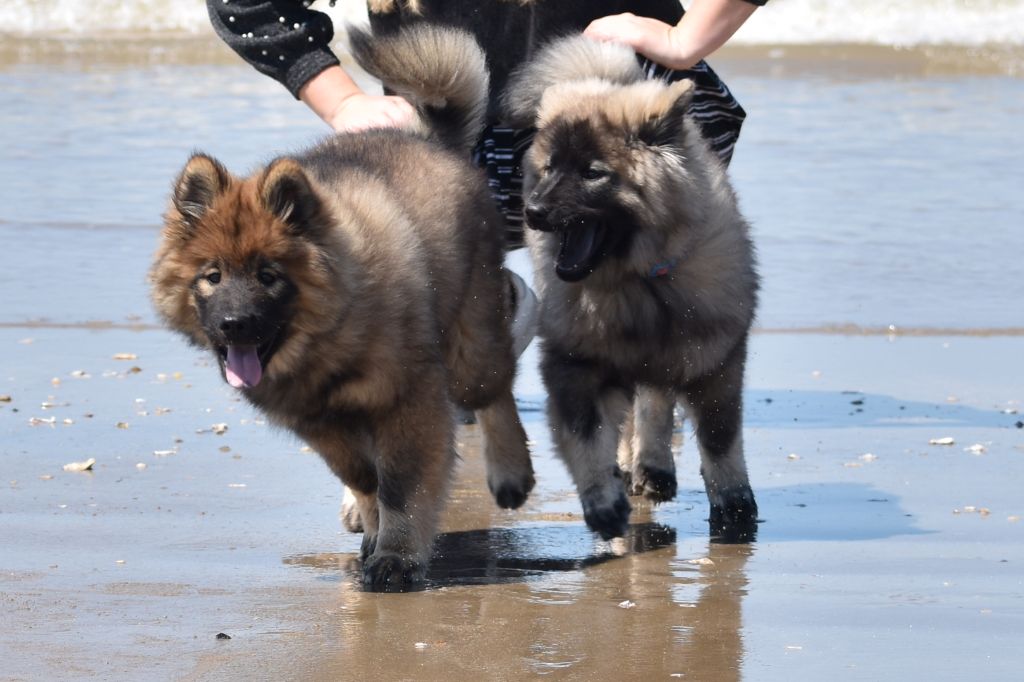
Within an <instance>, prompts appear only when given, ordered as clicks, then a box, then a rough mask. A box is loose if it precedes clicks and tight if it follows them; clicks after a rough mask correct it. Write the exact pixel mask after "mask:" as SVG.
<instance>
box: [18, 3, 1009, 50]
mask: <svg viewBox="0 0 1024 682" xmlns="http://www.w3.org/2000/svg"><path fill="white" fill-rule="evenodd" d="M480 1H484V0H480ZM490 1H492V2H493V1H497V0H490ZM544 1H547V2H555V1H557V0H544ZM684 4H688V3H684ZM314 7H315V8H316V9H320V10H323V11H327V12H329V13H330V14H331V15H332V16H334V17H335V18H336V19H358V18H360V17H363V16H365V13H366V10H365V3H363V2H361V1H360V0H347V1H346V0H342V1H340V2H338V3H337V4H336V6H335V7H334V8H330V7H328V3H327V2H325V1H324V0H320V1H319V2H317V3H315V5H314ZM209 30H210V29H209V20H208V19H207V15H206V8H205V6H204V4H203V3H202V2H200V1H199V0H135V1H132V2H123V1H122V0H95V1H89V0H4V1H3V2H2V3H0V34H3V33H8V34H12V35H18V36H56V35H67V34H74V35H79V36H91V37H103V36H106V35H109V34H112V33H113V34H116V33H127V34H139V33H149V32H161V33H183V34H202V33H205V32H208V31H209ZM734 40H735V41H737V42H739V43H748V44H818V43H820V44H829V43H867V44H879V45H892V46H914V45H941V44H950V45H965V46H977V45H988V44H999V45H1022V44H1024V2H1022V1H1021V0H900V1H898V2H892V1H891V0H825V1H821V0H772V2H769V3H768V5H766V6H765V7H764V8H762V9H761V10H759V11H758V12H757V13H756V14H755V15H754V17H753V18H752V19H751V20H750V21H749V22H748V23H747V25H746V26H744V27H743V28H742V29H741V30H740V32H739V33H738V34H737V35H736V37H735V38H734Z"/></svg>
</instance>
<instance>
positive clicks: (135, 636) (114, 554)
mask: <svg viewBox="0 0 1024 682" xmlns="http://www.w3.org/2000/svg"><path fill="white" fill-rule="evenodd" d="M120 47H122V48H123V45H122V46H120ZM218 49H220V48H209V47H206V48H202V49H199V48H195V49H193V48H192V47H187V48H182V47H181V45H178V46H177V47H175V48H174V49H170V48H168V51H166V52H164V53H160V52H157V53H153V52H151V51H150V50H149V47H147V48H146V49H144V50H141V51H140V52H139V53H133V52H132V51H131V50H124V49H118V48H116V47H115V48H112V49H109V50H107V51H104V50H101V49H98V48H96V47H95V46H92V47H88V48H81V49H79V48H78V47H76V46H75V45H74V44H64V43H60V42H59V41H57V42H53V41H51V42H49V43H46V44H33V45H29V46H26V43H17V42H15V41H11V42H4V43H3V45H2V47H0V85H2V86H3V88H4V91H5V95H6V99H5V100H4V102H3V103H2V104H0V144H2V146H3V147H4V149H5V154H6V156H5V158H4V161H3V164H2V166H0V206H3V208H2V209H0V286H2V288H3V291H4V298H3V302H2V303H0V469H2V476H0V632H2V634H0V679H3V680H22V679H26V680H50V679H204V680H205V679H237V678H241V677H248V678H255V679H268V680H269V679H275V680H276V679H313V680H337V679H353V678H357V677H361V678H368V679H397V680H403V679H417V680H419V679H446V680H463V679H465V680H471V679H472V680H475V679H522V678H526V677H533V676H542V675H543V676H550V677H552V678H554V679H579V680H592V679H606V678H609V679H610V678H614V677H616V676H618V677H621V678H624V679H663V678H681V679H691V680H692V679H696V680H739V679H748V680H782V679H786V680H789V679H821V678H824V677H826V676H830V677H840V678H842V679H872V680H874V679H893V680H896V679H899V680H904V679H908V678H910V679H957V678H966V677H972V678H973V677H977V678H982V679H1014V678H1016V677H1017V676H1019V670H1020V669H1021V667H1022V665H1024V655H1022V654H1021V653H1019V649H1020V647H1019V639H1020V633H1021V632H1022V628H1024V569H1022V566H1024V525H1022V522H1021V520H1020V519H1021V518H1022V517H1024V502H1022V498H1021V496H1020V492H1019V488H1020V486H1019V481H1021V480H1024V479H1022V476H1024V428H1022V426H1024V414H1022V413H1024V366H1022V364H1021V361H1020V358H1021V357H1022V354H1024V337H1022V335H1021V328H1022V323H1024V320H1022V319H1021V318H1020V313H1019V310H1020V308H1019V302H1020V300H1021V295H1022V293H1021V292H1024V289H1022V288H1021V287H1022V286H1024V284H1022V282H1024V280H1022V279H1021V278H1020V264H1019V254H1020V248H1019V245H1020V244H1021V236H1020V235H1021V233H1020V230H1019V225H1020V217H1021V215H1022V206H1024V204H1021V199H1020V194H1019V192H1017V191H1016V189H1015V184H1014V183H1015V182H1016V180H1015V179H1014V178H1019V177H1020V174H1019V170H1020V167H1021V166H1020V163H1021V162H1020V158H1019V153H1018V152H1017V151H1016V150H1017V149H1018V148H1019V145H1015V142H1016V141H1017V140H1019V139H1020V132H1019V126H1016V125H1015V123H1016V118H1015V117H1019V103H1020V102H1021V101H1024V100H1022V96H1024V87H1022V84H1021V81H1019V80H1016V79H1013V78H1011V77H1008V76H1006V75H1005V74H1006V73H1008V72H1007V71H1005V70H998V71H996V72H988V71H985V68H986V67H983V66H977V65H976V66H972V67H970V69H969V70H971V69H973V70H971V73H970V74H969V75H966V76H965V75H963V74H962V73H961V72H959V71H957V70H956V69H953V68H952V67H949V68H942V67H941V66H935V63H936V62H934V61H932V62H927V60H925V61H924V62H920V63H919V62H918V61H915V60H917V59H918V57H915V56H913V55H902V56H907V57H908V58H909V59H908V60H903V59H901V58H897V57H894V56H893V54H892V53H891V51H890V53H888V56H885V51H884V50H883V51H879V50H874V51H872V50H867V51H866V52H865V51H861V50H858V49H853V48H850V49H849V57H848V58H847V57H843V56H842V54H847V53H841V54H840V53H836V52H835V51H834V50H833V51H830V52H829V55H830V56H828V59H827V60H824V61H823V59H824V58H822V57H820V55H817V54H816V53H814V51H813V50H810V51H801V50H796V51H795V52H794V51H793V50H791V49H787V50H784V51H783V52H782V53H781V54H774V53H765V52H764V51H757V50H753V51H749V53H748V51H745V50H743V49H741V50H738V51H731V52H729V53H727V54H725V55H722V57H721V58H720V59H719V60H717V61H716V66H718V68H719V71H721V72H723V73H724V74H726V75H727V77H728V80H729V82H730V84H732V86H733V88H734V90H737V92H740V93H741V95H742V97H741V99H742V100H743V102H744V104H745V105H746V106H747V107H748V109H749V110H750V112H751V118H750V119H748V123H747V127H746V128H745V131H744V139H743V141H742V142H741V145H740V149H739V151H738V153H737V158H736V162H735V163H734V166H733V173H734V177H735V179H736V182H737V187H738V189H739V192H740V195H741V197H742V199H743V202H744V206H745V208H746V210H747V212H748V215H750V216H751V218H752V219H753V221H754V224H755V237H756V238H757V241H758V244H759V246H760V253H761V259H762V270H763V272H764V274H765V289H764V304H763V306H762V309H761V316H760V318H759V323H758V324H759V329H760V330H761V331H759V332H758V333H757V334H755V336H754V338H753V341H752V346H751V361H750V367H749V372H748V386H747V392H746V424H745V432H744V437H745V442H746V447H747V452H748V455H747V458H748V463H749V466H750V470H751V479H752V482H753V485H754V487H755V491H756V493H757V495H758V501H759V505H760V510H761V517H762V519H763V522H762V523H761V524H760V529H759V534H758V538H757V540H756V541H755V542H753V543H751V544H749V545H720V544H714V543H711V542H709V539H708V535H707V527H706V518H707V511H708V510H707V501H706V498H705V495H704V492H703V487H702V484H701V482H700V478H699V474H698V472H697V457H696V453H695V450H694V447H693V444H692V439H691V438H690V434H689V433H687V431H686V429H685V427H681V428H680V432H679V441H678V443H677V453H678V458H677V462H678V467H679V475H680V494H679V497H678V499H676V500H675V501H673V502H671V503H667V504H664V505H661V506H659V507H656V508H652V507H650V506H649V505H647V504H646V503H644V502H643V501H642V500H634V514H633V526H632V528H631V532H630V535H629V537H627V538H624V539H622V540H616V541H613V542H600V541H598V540H595V538H594V537H593V535H592V534H590V533H589V532H587V531H586V529H585V527H584V524H583V521H582V518H581V515H580V513H579V503H578V500H577V499H576V498H575V495H574V494H573V492H572V486H571V484H570V482H569V480H568V477H567V475H566V473H565V471H564V468H563V466H562V465H561V463H560V462H558V461H557V459H556V457H555V456H554V454H553V452H552V448H551V443H550V439H549V437H548V434H547V428H546V424H545V422H544V418H543V413H542V412H541V405H542V403H543V390H542V388H541V386H540V382H539V380H538V377H537V372H536V369H535V367H536V350H535V348H532V349H531V350H529V351H528V352H527V355H526V356H525V358H524V360H523V370H522V372H521V376H520V380H519V384H518V386H517V396H518V397H519V398H520V404H521V407H522V409H523V416H524V419H525V421H526V426H527V430H528V433H529V436H530V438H531V440H532V442H533V453H534V461H535V466H536V468H537V470H538V487H537V489H536V491H535V492H534V493H533V496H532V497H531V499H530V501H529V502H528V504H527V506H526V508H525V509H523V510H521V511H518V512H504V511H501V510H498V509H497V508H496V507H495V506H494V505H493V503H492V502H491V500H490V498H489V495H488V493H487V491H486V486H485V485H484V483H483V480H482V465H481V462H480V457H479V446H480V442H479V433H478V432H477V431H476V429H475V428H474V427H466V428H465V429H463V430H462V432H461V433H460V442H461V451H462V454H463V461H462V463H461V465H460V469H459V472H458V475H457V477H456V482H455V485H454V488H453V492H452V497H451V500H450V502H449V504H448V508H447V513H446V515H445V518H444V521H443V524H442V525H443V527H442V531H443V532H442V534H441V535H440V536H439V538H438V541H437V556H436V557H435V559H434V562H433V565H432V569H431V571H430V574H429V579H428V582H427V585H426V586H425V589H424V590H422V591H419V592H415V593H411V594H401V595H396V594H371V593H365V592H363V591H362V590H361V589H360V586H359V584H358V580H357V576H358V567H357V566H356V565H355V555H356V552H357V550H358V546H359V539H360V538H359V536H356V535H352V534H349V533H346V532H345V531H343V530H342V529H341V527H340V524H339V523H338V519H337V511H338V505H339V503H340V497H341V488H340V485H339V484H338V482H337V481H336V480H335V479H334V478H333V476H332V475H331V474H330V473H329V472H328V470H327V468H326V467H325V466H324V465H323V464H322V463H321V462H320V460H319V459H318V457H317V456H316V455H314V454H312V453H309V452H307V451H304V449H303V448H302V445H301V443H298V442H297V441H295V440H294V439H292V438H290V437H289V436H287V435H286V434H282V433H280V432H276V431H274V430H272V429H270V428H269V427H267V426H266V425H265V424H264V423H263V422H262V420H261V419H260V418H259V416H258V415H256V414H254V413H253V412H252V411H251V410H250V409H249V408H248V407H246V406H245V405H244V403H242V402H241V401H239V400H238V398H237V396H236V395H235V393H234V392H233V391H232V390H231V389H230V388H229V387H227V386H226V385H225V384H224V383H223V382H222V381H221V380H220V379H219V378H218V376H217V373H216V370H215V369H214V368H213V367H212V366H211V364H210V362H209V361H208V360H207V359H206V358H205V357H203V356H201V355H198V354H197V353H195V352H194V351H192V350H189V349H188V348H186V347H185V345H184V343H183V342H182V341H181V340H180V339H178V338H175V337H172V336H171V335H170V334H169V333H167V332H165V331H163V330H161V329H160V328H159V326H157V325H156V324H155V320H154V317H153V314H152V312H151V311H150V308H149V304H148V302H147V300H146V295H145V285H144V279H145V271H146V268H147V266H148V262H149V258H150V255H151V252H152V249H153V248H154V246H155V243H156V238H157V228H156V225H157V223H158V222H159V213H160V210H161V208H162V202H163V201H164V199H165V197H166V192H167V188H168V186H169V183H170V181H171V178H172V177H173V174H174V173H175V172H176V171H177V170H178V168H179V167H180V165H181V163H182V162H183V160H184V158H185V157H186V155H187V153H188V151H189V150H190V149H191V148H193V147H196V146H199V147H203V148H206V149H208V150H210V151H212V152H214V153H216V154H217V155H218V156H221V157H222V158H224V160H225V161H227V162H228V163H229V164H230V165H231V166H232V167H233V168H237V169H239V170H244V169H245V168H246V167H251V166H252V165H253V164H255V163H256V162H257V161H259V160H261V159H265V158H267V157H268V156H270V155H272V154H273V153H274V151H277V150H280V149H290V148H295V147H296V146H298V145H302V144H305V143H307V142H308V141H309V140H310V139H313V138H314V137H315V136H316V135H320V134H322V132H323V131H322V130H321V128H320V127H319V125H318V124H317V122H316V121H314V120H312V118H311V117H310V116H309V115H308V114H307V113H306V112H304V111H303V110H301V108H300V107H298V105H296V104H294V103H292V102H289V101H288V100H287V98H286V97H285V96H284V95H283V93H282V91H280V89H279V86H277V85H276V84H273V83H268V82H265V81H262V80H259V79H258V78H257V77H255V76H253V75H252V74H251V73H250V72H249V71H248V70H246V69H244V68H242V67H237V66H229V65H228V63H229V61H230V60H231V58H230V56H229V55H226V54H223V53H220V52H217V50H218ZM844 49H845V48H844ZM76 50H78V51H77V52H76ZM202 50H213V52H212V53H206V52H203V51H202ZM175 54H176V55H178V57H174V56H173V55H175ZM914 54H918V53H914ZM11 55H14V56H11ZM47 55H49V56H47ZM145 55H149V56H145ZM168 55H172V56H168ZM786 55H789V58H788V59H787V57H786ZM880 55H881V56H880ZM766 59H767V60H768V61H766ZM921 63H927V64H931V66H927V67H925V66H920V64H921ZM915 64H918V65H917V66H915ZM991 73H997V74H1003V75H991ZM880 95H881V96H880ZM890 98H891V99H890ZM979 98H980V99H979ZM978 101H981V102H984V103H986V104H987V105H990V107H989V109H988V112H989V115H988V117H987V118H986V119H985V121H984V122H982V123H980V124H977V125H975V124H974V123H973V121H972V119H971V116H970V115H971V113H972V112H973V111H974V110H975V109H974V103H976V102H978ZM69 104H71V105H73V106H69ZM851 110H855V111H856V113H857V117H856V121H857V122H858V126H852V125H846V123H847V122H849V121H850V120H851V114H850V111H851ZM890 121H895V124H894V125H892V126H888V125H887V122H890ZM968 123H970V125H968ZM269 141H273V143H272V144H271V142H269ZM880 159H881V161H880ZM1015 173H1016V174H1015ZM808 178H812V179H813V180H814V182H809V181H808ZM823 223H824V224H823ZM512 260H513V265H514V267H516V268H517V269H520V270H524V269H526V265H525V263H524V259H523V255H522V254H517V255H515V256H514V257H513V259H512ZM890 324H893V325H894V329H892V330H890V328H889V325H890ZM120 354H127V355H124V356H121V355H120ZM115 356H120V357H125V358H126V359H115ZM222 425H223V426H224V427H226V430H224V429H223V428H222ZM215 427H216V428H215ZM217 431H222V433H219V434H218V433H217ZM947 437H949V438H952V439H953V443H952V444H950V445H932V444H930V443H929V441H930V440H933V439H942V438H947ZM89 458H95V460H96V463H95V465H94V468H93V470H92V471H91V472H86V473H74V472H66V471H64V470H63V469H62V467H63V465H65V464H67V463H69V462H76V461H83V460H87V459H89ZM140 465H144V466H140ZM219 633H223V634H225V635H227V636H228V637H230V639H217V636H218V634H219Z"/></svg>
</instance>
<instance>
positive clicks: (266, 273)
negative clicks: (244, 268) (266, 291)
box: [256, 270, 277, 287]
mask: <svg viewBox="0 0 1024 682" xmlns="http://www.w3.org/2000/svg"><path fill="white" fill-rule="evenodd" d="M256 279H258V280H259V281H260V284H262V285H263V286H265V287H269V286H270V285H271V284H273V283H274V282H276V281H277V275H276V274H274V273H273V272H272V271H270V270H260V274H258V275H256Z"/></svg>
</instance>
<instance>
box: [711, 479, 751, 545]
mask: <svg viewBox="0 0 1024 682" xmlns="http://www.w3.org/2000/svg"><path fill="white" fill-rule="evenodd" d="M717 497H718V500H719V501H718V502H717V503H712V504H711V514H710V517H709V518H708V529H709V531H710V533H711V536H712V537H713V538H715V539H716V540H717V541H718V542H725V543H744V542H751V541H753V540H754V539H755V538H756V536H757V502H755V501H754V491H752V490H751V489H750V486H740V487H736V488H728V489H726V490H722V491H719V493H718V495H717Z"/></svg>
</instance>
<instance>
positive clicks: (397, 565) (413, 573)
mask: <svg viewBox="0 0 1024 682" xmlns="http://www.w3.org/2000/svg"><path fill="white" fill-rule="evenodd" d="M425 573H426V567H425V566H424V565H423V564H421V563H420V562H418V561H415V560H413V559H411V558H409V557H403V556H401V555H399V554H392V553H383V554H381V553H378V554H372V555H370V557H369V558H368V559H366V561H364V562H363V585H364V586H365V587H366V588H367V589H369V590H373V591H381V592H401V591H404V590H407V589H409V587H411V586H412V585H414V584H415V583H417V582H419V581H420V580H422V579H423V576H424V574H425Z"/></svg>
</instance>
